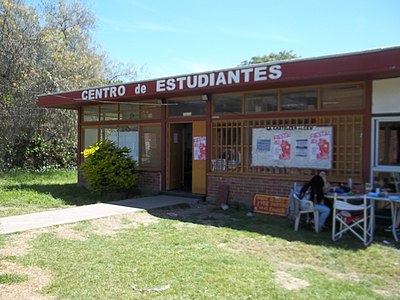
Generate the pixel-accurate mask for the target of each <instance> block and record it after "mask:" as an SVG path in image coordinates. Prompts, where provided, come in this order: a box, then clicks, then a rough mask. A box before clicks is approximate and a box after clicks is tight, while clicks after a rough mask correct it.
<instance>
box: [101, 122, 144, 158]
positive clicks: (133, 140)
mask: <svg viewBox="0 0 400 300" xmlns="http://www.w3.org/2000/svg"><path fill="white" fill-rule="evenodd" d="M100 137H101V140H102V141H104V140H110V141H112V142H114V143H115V144H116V145H117V146H118V147H127V148H128V149H129V151H130V152H129V155H130V156H131V157H132V158H133V159H134V160H136V161H137V160H138V158H139V155H138V150H139V146H138V143H139V139H138V127H137V126H126V127H114V128H109V127H107V128H101V130H100Z"/></svg>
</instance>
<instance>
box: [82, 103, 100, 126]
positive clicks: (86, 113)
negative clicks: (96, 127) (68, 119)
mask: <svg viewBox="0 0 400 300" xmlns="http://www.w3.org/2000/svg"><path fill="white" fill-rule="evenodd" d="M82 111H83V121H84V122H90V121H98V120H99V106H98V105H96V106H85V107H83V109H82Z"/></svg>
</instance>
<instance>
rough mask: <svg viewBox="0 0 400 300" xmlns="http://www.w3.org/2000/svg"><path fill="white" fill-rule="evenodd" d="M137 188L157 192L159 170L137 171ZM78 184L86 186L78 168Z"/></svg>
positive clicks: (151, 192)
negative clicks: (138, 176)
mask: <svg viewBox="0 0 400 300" xmlns="http://www.w3.org/2000/svg"><path fill="white" fill-rule="evenodd" d="M139 175H140V178H139V183H138V188H139V191H140V192H141V193H144V194H158V193H159V192H160V191H161V190H160V186H161V183H160V178H161V174H160V172H139ZM78 185H79V186H84V187H86V188H88V185H87V182H86V180H85V178H84V177H83V172H82V170H78Z"/></svg>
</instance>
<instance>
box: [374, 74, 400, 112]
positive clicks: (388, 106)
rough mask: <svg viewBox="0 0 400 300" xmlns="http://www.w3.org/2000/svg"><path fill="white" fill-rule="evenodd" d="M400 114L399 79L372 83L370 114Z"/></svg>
mask: <svg viewBox="0 0 400 300" xmlns="http://www.w3.org/2000/svg"><path fill="white" fill-rule="evenodd" d="M381 113H400V77H397V78H391V79H382V80H374V81H373V82H372V114H381Z"/></svg>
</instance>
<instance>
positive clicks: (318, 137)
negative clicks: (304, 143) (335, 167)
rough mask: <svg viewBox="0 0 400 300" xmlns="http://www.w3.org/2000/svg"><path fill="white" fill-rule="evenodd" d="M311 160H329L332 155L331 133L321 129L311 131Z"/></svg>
mask: <svg viewBox="0 0 400 300" xmlns="http://www.w3.org/2000/svg"><path fill="white" fill-rule="evenodd" d="M310 148H311V157H310V159H311V160H329V159H330V157H331V133H330V132H328V131H327V130H319V131H314V132H312V133H310Z"/></svg>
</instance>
